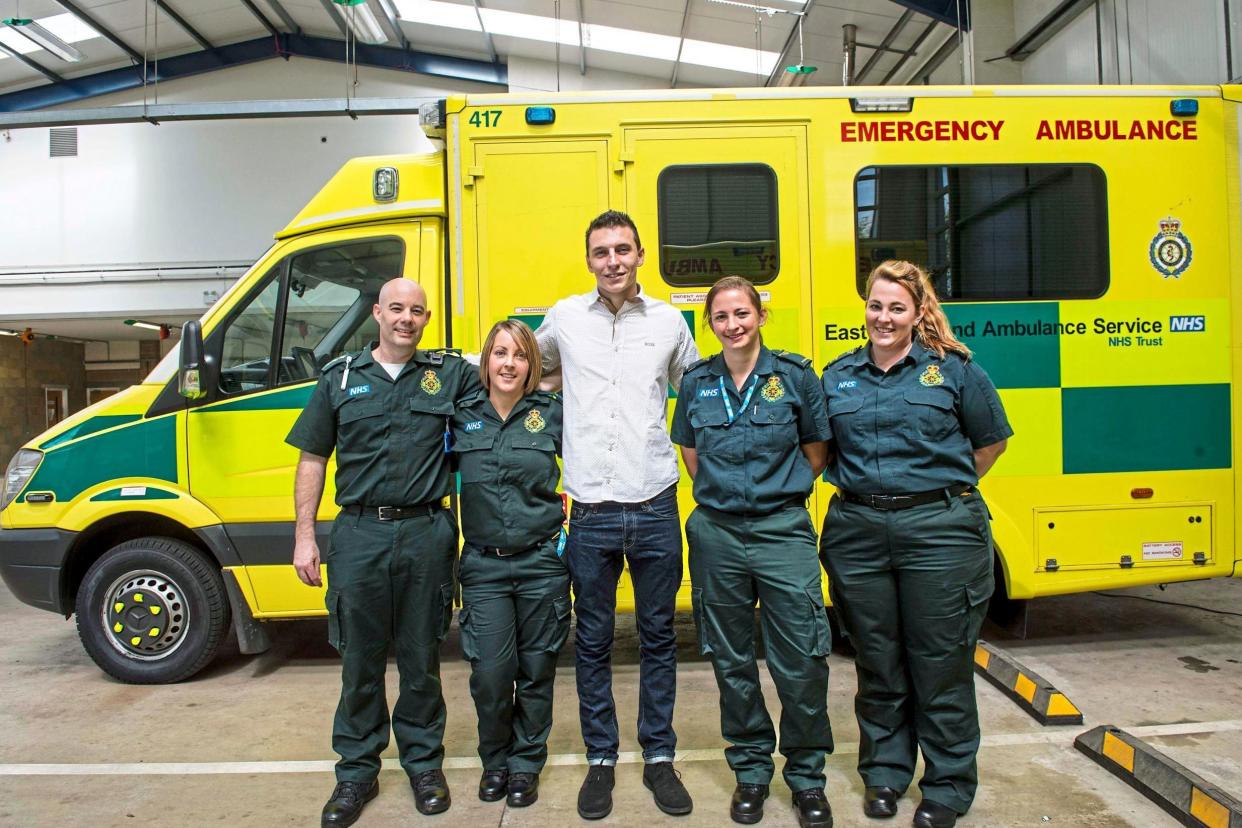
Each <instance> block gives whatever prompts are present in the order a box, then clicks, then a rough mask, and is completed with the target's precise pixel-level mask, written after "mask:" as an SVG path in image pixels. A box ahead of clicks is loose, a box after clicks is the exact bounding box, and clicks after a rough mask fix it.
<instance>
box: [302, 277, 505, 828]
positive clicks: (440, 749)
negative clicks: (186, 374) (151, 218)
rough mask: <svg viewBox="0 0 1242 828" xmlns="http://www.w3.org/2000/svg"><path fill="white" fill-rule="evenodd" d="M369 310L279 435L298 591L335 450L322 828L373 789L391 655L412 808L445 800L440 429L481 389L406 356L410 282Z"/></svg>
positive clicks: (417, 298)
mask: <svg viewBox="0 0 1242 828" xmlns="http://www.w3.org/2000/svg"><path fill="white" fill-rule="evenodd" d="M372 313H373V315H374V316H375V319H376V321H377V322H378V323H379V342H378V343H374V344H373V346H372V348H370V349H369V350H366V351H363V352H361V353H358V354H351V355H348V356H344V357H341V358H340V359H337V360H334V361H333V362H331V363H329V364H328V365H327V366H326V367H325V368H324V369H323V375H322V376H321V377H320V378H319V384H318V385H317V386H316V387H315V390H314V392H313V393H312V394H311V397H310V400H309V401H308V402H307V404H306V408H305V410H304V411H303V412H302V414H301V416H299V417H298V420H297V422H296V423H295V424H294V426H293V430H292V431H290V432H289V436H288V437H287V438H286V440H287V442H288V443H290V444H291V445H293V446H295V447H296V448H299V449H301V451H302V455H301V459H300V460H299V462H298V470H297V481H296V484H295V489H294V499H295V502H296V509H297V528H296V539H295V546H294V553H293V564H294V567H295V568H296V569H297V572H298V577H300V578H301V579H302V581H303V583H305V584H307V585H309V586H320V576H319V562H320V556H319V548H318V546H317V544H316V542H315V513H316V511H317V510H318V507H319V501H320V499H321V497H322V496H323V487H324V479H325V476H326V468H327V462H328V457H329V455H331V454H332V452H333V450H335V451H336V464H337V469H336V502H337V504H338V505H339V506H340V507H341V511H340V513H339V514H338V515H337V518H336V521H335V523H334V524H333V526H332V536H331V544H330V546H329V547H328V549H327V550H326V554H325V555H324V558H323V561H324V563H325V564H326V566H327V570H328V591H327V595H326V597H325V601H326V603H327V608H328V618H329V627H328V635H329V638H330V639H331V642H332V645H333V646H334V647H336V649H337V650H338V651H339V652H340V654H341V700H340V704H339V705H338V707H337V711H336V718H335V720H334V722H333V728H332V747H333V749H334V750H335V751H336V752H337V753H338V754H340V757H341V758H340V761H338V762H337V765H336V779H337V786H336V788H335V790H334V791H333V793H332V797H331V798H330V799H329V800H328V803H327V804H326V805H325V806H324V809H323V814H322V825H324V826H332V827H333V828H335V827H336V826H345V825H351V824H353V823H354V822H355V821H356V820H357V819H358V817H359V815H360V814H361V813H362V808H363V806H364V805H365V804H366V803H367V802H368V801H370V800H371V799H373V798H374V797H375V795H376V794H377V793H378V790H379V787H378V782H377V781H376V779H377V777H378V775H379V770H380V753H381V752H382V751H383V750H384V748H386V747H387V746H388V730H389V721H390V720H389V713H388V703H387V700H386V699H385V696H384V671H385V667H386V666H387V659H388V649H389V646H390V645H395V650H396V657H397V669H398V670H399V671H400V673H401V684H400V687H401V690H400V695H399V696H398V698H397V703H396V705H395V707H394V708H393V711H392V717H391V726H392V730H393V732H394V733H395V734H396V737H397V746H398V748H399V750H400V759H401V766H402V767H403V768H404V769H405V771H406V773H407V774H408V775H409V777H410V785H411V787H413V789H414V798H415V804H416V806H417V808H418V810H419V811H420V812H421V813H423V814H437V813H441V812H443V811H445V810H447V809H448V807H449V804H450V798H449V790H448V784H447V782H446V781H445V779H444V774H443V773H442V771H441V770H440V767H441V764H442V761H443V758H444V745H443V739H444V722H445V708H444V697H443V695H442V694H441V690H440V657H439V649H440V641H441V640H442V639H443V638H444V636H445V634H446V633H447V631H448V627H449V622H450V620H451V618H452V613H453V565H454V561H455V557H456V549H457V528H456V526H455V525H454V522H453V517H452V514H451V513H450V512H448V511H447V510H446V509H444V508H443V505H442V501H443V498H444V497H445V496H446V495H448V493H449V489H450V483H451V478H450V471H449V463H448V459H447V456H446V454H445V450H444V433H445V428H446V423H447V420H448V418H449V417H450V416H451V415H452V414H453V412H454V410H455V407H456V405H457V403H458V402H459V401H460V400H462V399H465V398H466V397H468V396H470V395H472V394H474V393H475V392H477V391H478V390H479V389H480V387H481V386H480V383H479V378H478V374H477V372H476V371H475V369H474V367H473V366H471V365H468V364H467V363H466V362H464V361H463V360H461V359H460V358H458V357H457V356H456V355H454V354H452V353H450V352H446V351H426V350H419V349H418V343H419V341H420V340H421V339H422V335H423V330H424V329H425V328H426V326H427V324H428V323H429V322H430V321H431V310H430V309H429V308H428V307H427V294H426V293H425V292H424V291H423V289H422V287H420V286H419V285H418V283H417V282H413V281H410V280H406V279H393V280H391V281H389V282H387V283H386V284H385V285H384V286H383V288H382V289H381V290H380V294H379V301H378V302H377V303H376V305H375V307H374V308H373V309H372Z"/></svg>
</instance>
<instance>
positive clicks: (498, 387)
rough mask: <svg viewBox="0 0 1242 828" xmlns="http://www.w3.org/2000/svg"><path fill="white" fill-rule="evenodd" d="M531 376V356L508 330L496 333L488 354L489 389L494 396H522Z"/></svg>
mask: <svg viewBox="0 0 1242 828" xmlns="http://www.w3.org/2000/svg"><path fill="white" fill-rule="evenodd" d="M528 376H530V361H529V355H528V354H527V353H526V351H524V350H523V349H522V348H521V347H520V346H519V345H518V343H517V342H515V341H514V339H513V337H512V336H510V334H509V332H508V331H506V330H503V329H502V330H499V331H497V332H496V338H495V340H494V341H493V342H492V349H491V350H490V351H489V352H488V354H487V379H488V383H487V385H488V389H489V391H490V392H491V393H493V394H497V393H498V394H502V395H505V396H511V395H521V394H522V393H524V390H525V387H526V378H527V377H528Z"/></svg>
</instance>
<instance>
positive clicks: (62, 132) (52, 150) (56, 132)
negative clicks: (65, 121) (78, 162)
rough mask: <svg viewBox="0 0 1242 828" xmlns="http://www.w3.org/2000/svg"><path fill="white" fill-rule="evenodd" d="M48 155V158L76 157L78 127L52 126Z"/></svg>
mask: <svg viewBox="0 0 1242 828" xmlns="http://www.w3.org/2000/svg"><path fill="white" fill-rule="evenodd" d="M48 156H49V157H50V158H77V156H78V128H77V127H52V129H51V134H50V142H49V153H48Z"/></svg>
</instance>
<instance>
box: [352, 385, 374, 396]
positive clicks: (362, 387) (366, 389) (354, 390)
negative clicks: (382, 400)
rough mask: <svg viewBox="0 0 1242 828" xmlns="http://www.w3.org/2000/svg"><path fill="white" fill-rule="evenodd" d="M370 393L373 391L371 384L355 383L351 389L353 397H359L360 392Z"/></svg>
mask: <svg viewBox="0 0 1242 828" xmlns="http://www.w3.org/2000/svg"><path fill="white" fill-rule="evenodd" d="M370 393H371V386H369V385H355V386H354V387H353V388H351V389H349V396H351V397H357V396H358V395H360V394H370Z"/></svg>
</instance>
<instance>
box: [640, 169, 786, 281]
mask: <svg viewBox="0 0 1242 828" xmlns="http://www.w3.org/2000/svg"><path fill="white" fill-rule="evenodd" d="M656 198H657V200H658V202H659V211H660V275H661V276H663V277H664V281H666V282H668V283H669V284H670V285H677V286H679V287H690V286H701V285H711V284H715V282H716V281H717V280H718V279H720V278H721V277H722V276H744V277H746V278H747V279H749V280H750V281H752V282H754V283H755V284H757V285H763V284H767V283H768V282H771V281H772V280H773V279H775V278H776V274H777V273H778V272H780V251H779V238H778V233H777V221H776V173H775V171H773V169H772V168H771V167H769V166H768V165H767V164H693V165H683V166H672V167H665V168H664V170H663V171H662V172H661V173H660V178H659V179H658V180H657V182H656Z"/></svg>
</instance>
